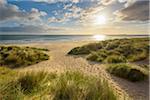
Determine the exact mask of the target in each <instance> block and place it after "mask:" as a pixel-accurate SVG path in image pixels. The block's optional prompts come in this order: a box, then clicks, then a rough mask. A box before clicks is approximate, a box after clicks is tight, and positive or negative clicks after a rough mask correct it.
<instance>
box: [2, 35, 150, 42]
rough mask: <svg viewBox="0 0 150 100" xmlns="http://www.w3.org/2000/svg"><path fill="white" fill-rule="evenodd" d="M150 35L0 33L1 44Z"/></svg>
mask: <svg viewBox="0 0 150 100" xmlns="http://www.w3.org/2000/svg"><path fill="white" fill-rule="evenodd" d="M143 37H149V36H148V35H0V44H13V43H15V44H16V43H38V42H39V43H41V42H65V41H103V40H108V39H121V38H143Z"/></svg>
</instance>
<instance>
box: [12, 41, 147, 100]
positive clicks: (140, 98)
mask: <svg viewBox="0 0 150 100" xmlns="http://www.w3.org/2000/svg"><path fill="white" fill-rule="evenodd" d="M90 42H93V41H88V42H87V41H85V42H51V43H50V42H49V43H31V44H12V45H18V46H31V47H38V48H47V49H49V52H47V53H48V55H49V56H50V59H49V60H47V61H43V62H40V63H38V64H34V65H31V66H28V67H25V68H19V69H17V70H19V71H30V70H34V71H36V70H37V71H39V70H46V71H49V72H58V73H60V72H64V71H67V70H71V71H75V70H77V71H82V72H84V73H87V74H89V75H95V76H97V77H103V78H105V79H107V80H108V81H109V83H110V85H111V86H112V87H113V88H114V89H116V90H117V92H116V93H117V94H118V95H119V96H120V99H121V100H123V99H124V98H126V100H129V99H128V96H130V97H131V98H133V99H134V100H148V89H149V84H148V80H145V81H143V82H137V83H132V82H129V81H127V80H125V79H121V78H118V77H115V76H112V75H110V74H108V73H107V72H106V71H105V69H104V66H105V65H103V64H98V63H93V62H89V61H87V60H86V59H85V58H84V57H83V56H82V57H81V56H68V55H67V52H68V51H70V50H71V49H72V48H74V47H76V46H81V45H84V44H87V43H90ZM123 94H125V95H123Z"/></svg>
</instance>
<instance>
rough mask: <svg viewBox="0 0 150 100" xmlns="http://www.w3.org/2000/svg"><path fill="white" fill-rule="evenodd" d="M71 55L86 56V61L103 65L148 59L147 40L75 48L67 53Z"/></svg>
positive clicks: (102, 43) (95, 44) (123, 40)
mask: <svg viewBox="0 0 150 100" xmlns="http://www.w3.org/2000/svg"><path fill="white" fill-rule="evenodd" d="M68 54H71V55H81V54H86V55H88V56H87V60H91V61H97V62H103V63H124V62H135V61H141V60H144V59H148V57H149V39H148V38H132V39H114V40H106V41H100V42H98V43H91V44H88V45H84V46H81V47H76V48H74V49H72V50H71V51H69V52H68Z"/></svg>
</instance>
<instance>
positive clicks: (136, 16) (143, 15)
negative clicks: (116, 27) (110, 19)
mask: <svg viewBox="0 0 150 100" xmlns="http://www.w3.org/2000/svg"><path fill="white" fill-rule="evenodd" d="M115 15H116V16H117V18H119V19H121V20H126V21H130V20H137V21H146V20H149V1H136V2H135V3H133V4H131V5H129V6H127V7H125V8H123V9H121V10H118V11H116V12H115Z"/></svg>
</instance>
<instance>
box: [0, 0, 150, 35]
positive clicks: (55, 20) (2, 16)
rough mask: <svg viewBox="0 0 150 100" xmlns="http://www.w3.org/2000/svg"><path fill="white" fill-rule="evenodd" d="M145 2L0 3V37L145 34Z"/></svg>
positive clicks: (5, 0)
mask: <svg viewBox="0 0 150 100" xmlns="http://www.w3.org/2000/svg"><path fill="white" fill-rule="evenodd" d="M148 22H149V1H148V0H0V34H14V33H16V34H67V35H70V34H84V35H86V34H110V35H113V34H148Z"/></svg>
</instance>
